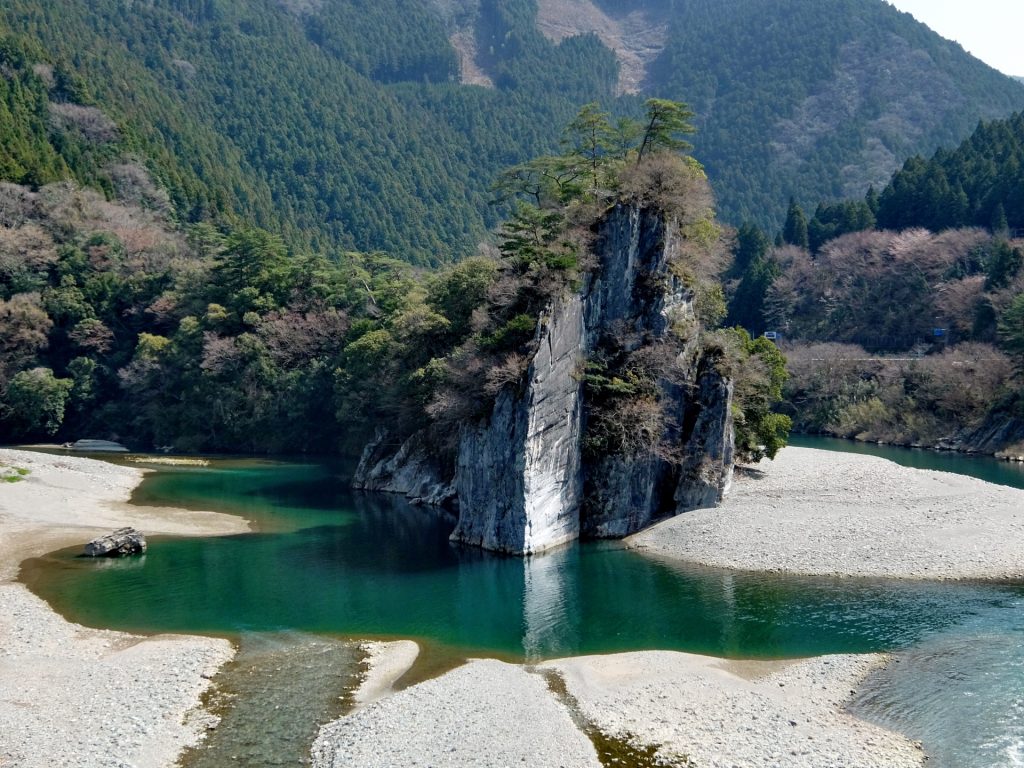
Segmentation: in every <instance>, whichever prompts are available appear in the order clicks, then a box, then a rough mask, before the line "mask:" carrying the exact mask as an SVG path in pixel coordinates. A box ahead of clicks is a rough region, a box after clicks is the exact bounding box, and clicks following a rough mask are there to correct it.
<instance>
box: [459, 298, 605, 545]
mask: <svg viewBox="0 0 1024 768" xmlns="http://www.w3.org/2000/svg"><path fill="white" fill-rule="evenodd" d="M585 332H586V328H585V327H584V323H583V300H582V298H581V297H580V296H579V295H576V296H572V297H570V298H568V299H566V300H564V301H562V302H560V303H558V304H557V305H556V306H555V307H553V308H552V310H551V311H550V312H548V313H546V314H545V315H544V316H543V317H541V319H540V323H539V324H538V329H537V334H538V338H537V341H538V349H537V353H536V355H535V356H534V358H533V362H532V363H531V364H530V367H529V370H528V371H527V374H526V384H525V386H524V387H523V388H522V391H518V392H517V391H514V390H511V389H509V388H506V389H505V390H503V391H502V392H501V393H500V394H499V395H498V398H497V401H496V402H495V405H494V410H493V412H492V414H491V417H490V419H489V420H488V421H487V422H485V423H482V424H473V425H468V426H466V427H464V428H463V430H462V435H461V440H460V445H459V458H458V464H457V468H456V472H455V491H456V494H457V495H458V498H459V507H460V509H462V510H465V511H466V514H460V516H459V524H458V526H457V527H456V528H455V531H454V532H453V533H452V539H453V540H454V541H461V542H464V543H467V544H475V545H478V546H481V547H484V548H485V549H492V550H495V551H498V552H510V553H515V554H532V553H534V552H541V551H543V550H545V549H550V548H551V547H555V546H558V545H559V544H564V543H565V542H567V541H572V540H574V539H576V538H577V537H578V536H579V508H580V503H581V497H582V491H583V474H582V466H581V460H580V450H579V446H580V438H581V433H582V419H583V398H582V382H581V377H580V375H579V374H580V370H581V365H582V361H583V357H584V355H585V354H586V344H585V342H586V333H585Z"/></svg>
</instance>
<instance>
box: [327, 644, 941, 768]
mask: <svg viewBox="0 0 1024 768" xmlns="http://www.w3.org/2000/svg"><path fill="white" fill-rule="evenodd" d="M885 660H886V657H884V656H879V655H874V656H829V657H823V658H819V659H809V660H806V661H796V662H792V661H790V662H737V661H725V660H722V659H715V658H710V657H705V656H695V655H692V654H686V653H674V652H659V651H651V652H643V653H625V654H615V655H607V656H590V657H581V658H573V659H563V660H560V661H552V662H547V663H544V664H541V665H539V666H537V667H530V666H520V665H512V664H505V663H502V662H499V661H483V660H475V661H470V662H469V663H467V664H465V665H464V666H462V667H459V668H458V669H455V670H453V671H451V672H448V673H447V674H445V675H442V676H441V677H439V678H437V679H434V680H430V681H428V682H425V683H421V684H419V685H416V686H413V687H411V688H407V689H405V690H402V691H399V692H397V693H394V694H392V695H391V696H388V697H387V698H384V699H381V700H379V701H377V702H376V703H374V704H371V705H369V706H367V707H366V708H364V709H362V710H359V711H357V712H356V713H355V714H353V715H350V716H348V717H344V718H341V719H340V720H337V721H335V722H334V723H331V724H328V725H326V726H324V727H323V728H322V729H321V731H320V735H319V737H318V738H317V740H316V742H315V744H314V747H313V765H314V766H316V768H342V767H344V768H351V767H355V766H358V768H378V767H380V768H384V767H385V766H387V767H390V766H399V765H422V766H435V768H442V767H443V768H486V767H487V766H491V767H493V768H506V767H507V766H513V765H538V766H539V765H543V766H562V767H564V768H577V767H578V768H600V767H601V766H602V765H609V764H619V765H623V764H625V765H633V763H622V762H617V763H614V762H612V763H610V762H607V759H608V757H609V753H608V751H607V748H608V743H609V742H608V739H607V738H601V739H600V741H601V746H602V748H603V749H604V750H605V752H604V755H605V758H606V762H602V761H601V759H599V754H598V751H597V749H596V748H595V746H596V744H595V742H593V741H591V737H592V736H594V735H595V733H598V732H599V733H600V734H603V735H604V737H611V739H614V740H617V741H618V742H619V743H625V744H628V745H629V746H630V747H632V748H633V751H634V752H635V753H636V754H641V755H648V758H647V761H646V762H643V763H642V765H644V766H652V767H653V766H672V767H674V768H689V767H691V766H701V767H702V768H734V767H735V766H750V767H753V766H758V768H768V767H770V766H771V767H776V768H918V767H919V766H921V765H923V764H924V760H925V756H924V753H923V752H922V751H921V749H920V747H919V746H918V745H916V744H914V743H912V742H911V741H910V740H909V739H907V738H905V737H903V736H901V735H899V734H896V733H893V732H891V731H887V730H885V729H884V728H880V727H877V726H874V725H871V724H869V723H866V722H864V721H862V720H859V719H857V718H856V717H854V716H852V715H850V714H848V713H847V712H846V709H845V707H846V702H847V701H848V699H849V698H850V695H851V693H852V691H853V689H855V688H856V687H857V685H858V684H859V683H860V681H861V680H862V679H863V678H864V677H865V676H866V675H867V674H868V673H869V672H871V671H872V670H873V669H876V668H877V667H878V666H879V665H880V664H883V663H885ZM551 674H555V675H557V676H558V677H561V678H562V681H563V682H564V687H565V690H566V691H567V693H568V697H566V696H565V695H563V694H560V693H559V691H558V688H559V686H558V685H557V684H556V685H554V686H552V685H551V684H550V675H551ZM652 747H657V751H656V753H655V754H653V755H651V754H650V752H651V750H650V748H652Z"/></svg>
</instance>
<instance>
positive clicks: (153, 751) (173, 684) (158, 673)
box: [0, 449, 248, 768]
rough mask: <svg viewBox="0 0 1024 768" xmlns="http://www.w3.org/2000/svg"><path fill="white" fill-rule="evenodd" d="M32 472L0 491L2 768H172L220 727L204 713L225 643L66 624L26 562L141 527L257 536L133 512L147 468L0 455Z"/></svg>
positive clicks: (157, 512)
mask: <svg viewBox="0 0 1024 768" xmlns="http://www.w3.org/2000/svg"><path fill="white" fill-rule="evenodd" d="M0 464H6V465H9V466H14V467H19V468H21V469H27V470H30V472H29V473H28V474H27V475H25V478H24V479H23V480H21V481H19V482H15V483H2V484H0V766H4V768H8V766H10V767H11V768H13V767H14V766H17V768H55V767H56V766H76V768H91V767H92V766H118V767H121V766H132V768H158V767H160V766H168V765H172V764H173V763H174V762H175V760H176V759H177V757H178V755H179V753H180V752H181V751H182V750H183V749H184V748H185V747H187V746H189V745H191V744H194V743H196V742H197V741H198V740H199V739H200V737H201V735H202V734H203V733H204V732H205V731H206V728H207V727H208V726H209V725H210V724H211V722H212V721H211V717H212V716H211V715H209V714H208V713H205V712H204V711H203V710H202V709H201V706H200V703H201V702H200V698H201V696H202V694H203V692H204V691H205V690H206V689H207V688H208V687H209V685H210V679H211V678H212V677H213V675H214V674H215V673H216V671H217V669H219V668H220V666H221V665H222V664H224V663H225V662H227V661H228V660H229V659H231V657H232V656H233V654H234V649H233V648H232V646H231V644H230V643H229V642H228V641H226V640H220V639H214V638H209V637H192V636H183V635H159V636H155V637H141V636H137V635H131V634H127V633H124V632H111V631H103V630H96V629H89V628H86V627H82V626H79V625H77V624H72V623H70V622H68V621H65V620H64V619H62V618H61V617H60V616H58V615H57V614H56V613H54V612H53V611H52V610H51V609H50V607H49V606H48V605H47V604H46V603H45V602H44V601H42V600H40V599H39V598H38V597H36V596H35V595H33V594H31V593H30V592H29V591H28V589H26V588H25V587H24V586H23V585H21V584H18V583H15V582H14V581H13V579H14V578H16V576H17V573H18V568H19V566H20V564H21V562H22V561H23V560H25V559H27V558H31V557H37V556H40V555H43V554H45V553H47V552H50V551H53V550H55V549H59V548H62V547H66V546H71V545H75V544H84V543H85V542H87V541H89V540H90V539H91V538H93V537H95V536H97V535H100V534H103V533H109V532H110V531H111V530H112V529H114V528H118V527H121V526H129V525H130V526H135V527H136V528H139V529H141V530H143V531H144V532H146V533H166V534H175V535H196V536H201V535H215V534H227V533H237V532H241V531H244V530H247V529H248V525H247V523H246V522H245V521H244V520H243V519H241V518H239V517H234V516H230V515H223V514H218V513H213V512H190V511H187V510H180V509H163V508H155V507H136V506H132V505H131V504H129V503H128V499H129V497H130V495H131V492H132V489H134V488H135V486H136V485H138V483H139V482H140V481H141V479H142V477H143V473H142V471H141V470H138V469H134V468H129V467H121V466H115V465H113V464H110V463H107V462H102V461H94V460H92V459H85V458H79V457H72V456H60V455H51V454H45V453H37V452H34V451H15V450H7V449H0Z"/></svg>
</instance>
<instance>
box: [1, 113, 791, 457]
mask: <svg viewBox="0 0 1024 768" xmlns="http://www.w3.org/2000/svg"><path fill="white" fill-rule="evenodd" d="M689 116H690V113H689V112H688V111H687V110H686V109H685V107H683V106H682V105H678V104H675V103H672V102H665V101H660V100H652V101H650V102H648V104H647V105H646V107H645V112H644V119H643V120H642V121H633V120H630V121H627V122H619V123H618V124H617V125H615V126H614V127H613V125H612V124H611V122H609V120H608V118H607V116H606V115H604V114H603V113H601V112H600V111H599V110H598V109H597V108H596V106H594V105H588V106H587V107H585V108H584V109H583V110H582V111H581V112H580V113H579V115H578V116H577V118H576V119H575V120H574V121H572V122H571V124H570V125H569V127H568V129H567V130H566V132H565V134H564V137H565V141H566V144H565V146H566V150H565V151H564V152H563V153H560V154H558V155H548V156H542V157H540V158H538V159H535V160H532V161H530V162H528V163H525V164H520V165H518V166H514V167H513V168H511V169H509V171H508V172H507V173H505V174H504V175H503V189H504V191H505V194H506V195H507V196H508V197H509V198H510V201H514V213H513V214H512V216H511V217H510V219H509V220H508V221H507V222H506V223H505V224H504V225H503V227H502V236H501V240H500V249H499V250H498V252H497V253H495V254H494V255H493V256H490V257H485V256H478V257H474V258H468V259H465V260H463V261H461V262H460V263H458V264H456V265H453V266H449V267H447V268H445V269H443V270H440V271H433V272H427V271H422V270H417V269H415V268H414V267H412V266H411V265H409V264H407V263H404V262H402V261H399V260H397V259H393V258H389V257H386V256H383V255H380V254H362V253H357V252H347V253H344V254H340V255H339V256H338V258H335V259H327V258H325V257H323V256H321V255H317V254H314V253H310V252H308V251H304V250H300V249H290V248H289V247H288V246H286V244H285V243H284V241H283V240H282V239H281V238H280V237H278V236H277V235H274V234H271V233H269V232H267V231H265V230H261V229H256V228H252V227H249V226H245V225H239V226H235V227H225V228H223V229H217V228H215V227H212V226H210V225H209V224H205V223H199V224H192V225H187V226H181V225H178V224H176V223H175V222H174V221H173V220H172V218H171V214H170V207H169V205H168V204H167V201H166V197H163V198H161V197H160V195H159V193H158V192H159V187H157V186H156V184H155V183H154V182H153V180H152V179H150V178H149V176H148V175H147V173H146V171H145V169H144V168H142V167H140V166H138V165H132V164H131V163H128V162H126V160H125V159H124V158H121V159H120V160H117V159H116V158H115V159H114V160H112V162H116V163H117V164H116V165H106V166H103V167H104V168H105V170H104V171H103V172H102V173H103V174H106V176H109V177H111V178H115V179H122V178H128V179H130V180H131V181H132V184H131V185H125V184H122V185H121V186H118V187H117V189H116V190H115V192H117V191H119V190H123V191H124V192H125V195H124V199H107V198H106V197H105V196H104V195H103V194H101V193H100V192H99V191H97V190H94V189H88V188H81V187H77V186H76V185H74V184H72V183H69V182H54V183H50V184H45V185H43V186H41V187H39V188H38V189H31V188H29V187H28V186H25V185H19V184H12V183H2V184H0V434H2V435H3V436H4V439H8V440H21V439H40V438H49V437H53V436H57V437H58V438H59V437H68V438H73V437H76V436H81V435H84V434H88V435H93V436H100V437H108V438H112V439H121V440H124V441H126V442H129V443H131V444H132V445H135V446H141V447H146V448H150V447H174V448H176V449H177V450H185V451H189V450H206V451H210V450H222V451H260V452H297V451H313V452H333V451H338V450H344V451H351V450H359V449H361V447H362V445H363V444H365V442H366V441H367V440H368V439H369V438H370V437H371V436H372V435H373V433H374V431H375V430H377V429H378V428H381V427H386V428H387V429H389V430H390V431H392V432H393V433H394V434H399V435H407V434H410V433H412V432H413V431H416V430H418V429H420V428H422V427H424V426H428V425H429V426H431V427H432V428H433V430H434V434H435V437H436V444H435V448H436V450H438V451H441V450H443V449H444V447H445V445H446V444H447V442H448V441H450V440H451V439H453V438H454V436H455V435H456V434H457V432H458V428H459V425H460V424H461V423H462V422H464V421H465V420H466V419H470V418H477V417H480V416H482V415H485V414H486V413H488V411H489V409H490V407H491V406H492V404H493V402H494V399H495V397H496V396H497V394H498V393H499V392H500V391H502V389H504V388H508V387H517V386H519V385H520V383H521V381H522V379H523V376H524V374H525V370H526V365H527V361H528V360H529V359H530V357H531V356H532V354H533V352H534V351H535V348H534V347H535V344H536V341H535V336H536V333H535V331H536V328H537V323H538V319H539V317H540V316H541V314H542V313H543V312H544V311H545V310H546V309H548V308H549V307H550V305H551V303H552V302H553V301H554V300H555V299H556V298H558V297H560V296H563V295H565V294H567V293H568V292H571V291H574V290H578V286H579V284H580V281H581V280H583V279H584V276H585V275H586V273H587V272H588V271H589V270H592V269H593V266H594V265H593V263H592V254H591V253H590V250H589V248H590V239H591V237H592V232H591V228H592V226H593V225H594V224H595V222H597V221H599V220H600V218H601V217H602V216H603V215H605V213H606V211H608V210H609V209H611V208H613V207H614V206H615V205H617V204H620V203H622V204H627V205H635V206H640V207H648V206H650V207H655V208H657V209H658V210H664V211H665V212H666V214H667V215H670V216H673V217H674V219H675V220H676V221H677V222H678V224H679V226H680V233H681V234H680V237H681V241H682V243H683V246H682V247H681V248H680V251H679V259H678V263H677V264H676V265H675V268H677V269H678V270H680V271H681V272H680V274H685V275H686V279H687V281H688V284H689V285H690V286H692V287H693V288H694V289H695V290H696V291H697V293H698V295H699V296H700V297H701V302H700V306H701V320H702V321H703V323H704V327H706V328H708V329H709V330H710V329H713V328H714V327H715V326H716V325H717V323H718V321H720V320H721V317H722V314H723V313H724V300H723V298H722V290H721V287H720V286H719V285H718V283H717V281H716V275H717V272H718V271H719V268H720V266H721V247H720V243H719V240H720V236H721V230H720V229H719V227H718V225H717V224H716V223H715V220H714V211H713V207H712V206H711V195H710V192H709V190H708V187H707V179H706V177H705V175H704V173H703V170H702V169H701V167H700V166H699V164H698V163H697V162H696V161H695V160H693V159H692V158H689V157H681V156H679V155H678V154H677V151H678V150H682V149H685V148H686V147H687V146H688V145H687V144H686V143H685V141H683V140H682V139H681V138H680V134H682V133H685V132H686V131H687V130H688V129H689V127H688V124H687V119H688V117H689ZM623 135H626V136H628V137H630V138H629V139H628V140H623V139H622V137H623ZM140 190H141V191H142V192H145V193H146V194H147V195H148V197H147V196H145V195H143V194H141V193H140V192H139V191H140ZM160 200H163V203H164V204H163V205H160V204H159V201H160ZM154 201H155V202H154ZM692 330H693V329H692V328H691V327H690V326H689V325H686V326H685V327H683V326H681V331H680V334H683V335H682V336H681V338H688V337H687V336H686V335H685V334H690V333H691V331H692ZM691 335H692V334H691ZM709 343H714V344H715V345H717V347H720V348H721V353H720V355H719V358H718V359H719V360H720V362H721V364H722V365H723V366H730V371H731V372H733V373H734V375H735V376H736V379H737V385H736V392H737V401H736V402H737V405H736V407H737V413H736V418H737V423H738V425H739V433H740V449H741V450H742V451H745V452H747V453H756V452H757V451H760V450H765V449H766V450H768V451H770V452H773V451H774V450H776V449H777V448H778V446H779V445H780V444H781V442H782V441H783V440H784V436H785V431H786V429H785V428H786V426H787V424H788V422H786V421H785V420H784V419H780V418H779V417H776V416H774V415H772V414H771V413H770V412H769V406H770V404H771V402H772V401H773V400H774V399H777V398H778V395H779V389H780V387H781V377H782V376H783V371H782V361H781V358H780V357H779V356H778V355H777V353H776V352H775V350H774V348H772V347H771V345H766V344H763V343H762V344H759V343H756V342H751V341H750V340H749V338H746V337H744V336H742V335H736V334H729V333H725V332H723V333H722V334H720V335H719V336H716V337H715V339H714V341H713V342H709ZM677 347H678V348H675V347H673V348H672V349H669V347H668V346H665V348H664V349H663V350H661V351H662V353H663V354H661V355H660V356H654V357H652V358H651V359H647V360H646V362H645V361H644V360H640V359H639V358H636V359H634V357H631V356H629V355H625V354H624V353H623V354H621V355H618V356H617V357H609V359H607V360H603V361H601V362H600V371H592V372H591V374H592V377H593V382H594V386H600V387H601V392H602V393H603V397H602V398H600V401H601V403H602V407H601V408H598V409H596V410H595V412H594V414H593V421H594V423H595V424H596V425H598V426H600V427H601V430H599V431H598V432H597V433H595V434H601V435H605V437H603V438H595V439H603V440H605V441H606V442H608V441H610V440H611V438H609V437H608V436H607V435H608V434H610V433H615V434H621V433H622V429H623V425H625V426H627V427H630V428H629V429H627V430H626V431H627V433H628V435H629V439H630V441H632V442H631V443H630V445H634V446H635V444H636V441H637V440H642V439H643V436H644V435H645V434H646V435H648V437H650V436H651V435H655V436H656V438H651V439H660V436H661V435H662V433H663V432H664V431H665V430H663V429H654V428H653V427H652V428H651V429H648V430H647V431H646V432H644V431H643V430H642V429H640V427H643V425H644V423H648V422H650V420H651V419H653V420H654V422H655V423H656V424H655V425H657V424H660V422H659V421H658V419H660V418H662V417H661V416H660V415H659V414H660V410H659V409H660V405H659V400H658V397H657V395H656V394H654V391H655V390H656V389H657V387H656V386H655V384H656V383H657V381H658V376H659V375H661V374H659V373H658V372H659V371H662V370H668V369H671V367H672V366H673V365H675V364H676V363H675V362H674V361H675V359H676V357H675V356H681V355H682V353H683V351H687V352H688V353H689V352H692V350H693V346H692V344H691V345H688V346H685V349H684V345H683V343H682V341H680V342H678V344H677ZM673 350H674V352H673ZM760 357H764V358H765V360H766V361H767V363H766V364H765V365H762V364H760V363H758V362H757V359H760ZM752 358H754V360H753V361H751V362H749V363H748V362H747V361H748V360H751V359H752ZM769 363H770V365H769ZM580 373H581V375H584V371H583V370H581V372H580ZM627 417H628V418H632V419H633V421H624V419H627ZM637 419H640V421H637ZM644 419H647V420H648V422H644V421H643V420H644ZM648 426H650V423H648ZM632 427H637V429H633V428H632ZM609 446H610V443H609V445H606V446H605V450H612V449H613V448H614V449H615V450H620V449H621V450H625V447H624V446H622V445H619V444H618V443H616V444H615V446H611V447H609Z"/></svg>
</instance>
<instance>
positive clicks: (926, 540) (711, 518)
mask: <svg viewBox="0 0 1024 768" xmlns="http://www.w3.org/2000/svg"><path fill="white" fill-rule="evenodd" d="M627 544H628V545H629V546H630V547H632V548H634V549H636V550H638V551H640V552H642V553H645V554H650V555H655V556H661V557H668V558H671V559H677V560H686V561H689V562H694V563H700V564H703V565H709V566H715V567H721V568H735V569H740V570H751V571H769V572H780V573H794V574H806V575H829V576H831V575H834V576H874V577H891V578H909V579H943V580H949V579H992V580H1004V579H1022V578H1024V490H1019V489H1016V488H1006V487H1003V486H998V485H993V484H991V483H986V482H984V481H983V480H978V479H976V478H973V477H966V476H964V475H954V474H951V473H947V472H934V471H930V470H921V469H910V468H907V467H902V466H899V465H898V464H895V463H893V462H891V461H887V460H885V459H879V458H875V457H872V456H862V455H854V454H844V453H837V452H833V451H821V450H814V449H810V448H785V449H783V450H782V451H781V452H780V453H779V455H778V456H777V457H776V459H775V460H774V461H764V462H762V463H761V464H759V465H757V467H756V468H754V470H753V471H752V472H750V473H747V474H745V475H741V476H739V477H738V478H737V481H736V482H735V483H734V485H733V489H732V491H731V492H730V494H729V495H728V496H727V497H726V499H725V501H724V502H723V503H722V505H721V506H719V507H717V508H715V509H701V510H696V511H694V512H688V513H686V514H684V515H680V516H678V517H675V518H672V519H670V520H666V521H665V522H663V523H660V524H658V525H656V526H654V527H652V528H649V529H647V530H646V531H642V532H640V533H638V534H636V535H635V536H632V537H630V538H629V539H628V540H627Z"/></svg>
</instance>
